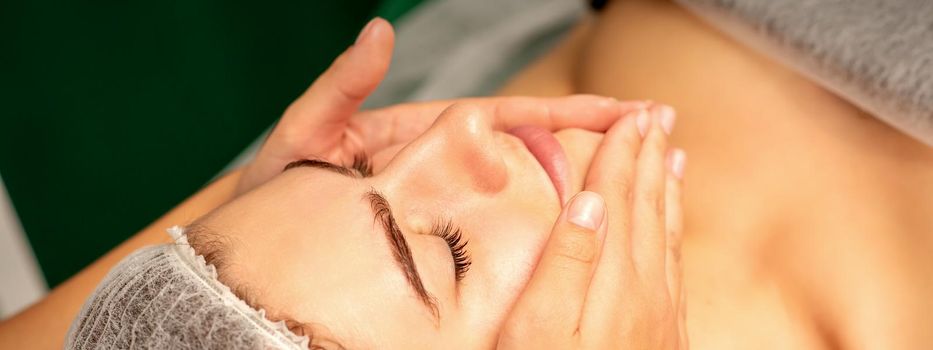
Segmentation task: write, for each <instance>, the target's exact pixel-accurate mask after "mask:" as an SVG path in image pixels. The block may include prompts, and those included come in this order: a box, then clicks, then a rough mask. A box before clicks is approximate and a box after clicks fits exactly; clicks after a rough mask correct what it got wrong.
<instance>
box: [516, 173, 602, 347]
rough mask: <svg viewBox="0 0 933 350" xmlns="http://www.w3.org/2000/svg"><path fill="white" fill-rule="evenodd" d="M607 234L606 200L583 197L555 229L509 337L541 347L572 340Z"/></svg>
mask: <svg viewBox="0 0 933 350" xmlns="http://www.w3.org/2000/svg"><path fill="white" fill-rule="evenodd" d="M605 235H606V204H605V202H604V201H603V198H602V197H601V196H600V195H599V194H597V193H595V192H588V191H584V192H580V193H578V194H577V195H576V196H574V197H573V198H572V199H571V200H570V202H569V203H568V204H567V205H566V206H565V207H564V210H563V211H562V212H561V214H560V217H558V219H557V223H556V224H554V229H553V230H552V231H551V236H550V238H549V239H548V242H547V245H546V246H545V248H544V252H543V253H542V255H541V258H540V260H539V261H538V266H537V268H536V269H535V272H534V274H533V275H532V277H531V280H530V281H529V282H528V285H527V286H526V287H525V290H524V291H523V293H522V295H521V296H520V297H519V299H518V302H517V303H516V305H515V308H514V309H513V311H512V314H511V317H510V318H509V325H507V327H515V328H512V329H510V331H511V332H513V333H512V334H509V337H511V338H514V337H516V336H517V337H518V338H524V339H537V340H535V342H536V343H538V342H540V341H542V340H543V341H545V342H548V341H554V342H556V343H565V342H567V341H569V340H571V339H572V338H571V337H572V336H574V335H575V334H576V331H577V328H578V325H579V321H580V317H581V313H582V311H583V307H584V304H585V302H586V295H587V291H588V290H589V286H590V280H591V279H592V277H593V271H594V270H595V269H596V264H597V262H598V261H599V255H600V252H601V251H602V242H603V239H604V238H605ZM516 332H517V333H520V334H515V333H516ZM542 337H543V338H547V337H552V339H548V340H544V339H542ZM552 345H558V344H552ZM561 345H566V344H561ZM558 347H559V346H558Z"/></svg>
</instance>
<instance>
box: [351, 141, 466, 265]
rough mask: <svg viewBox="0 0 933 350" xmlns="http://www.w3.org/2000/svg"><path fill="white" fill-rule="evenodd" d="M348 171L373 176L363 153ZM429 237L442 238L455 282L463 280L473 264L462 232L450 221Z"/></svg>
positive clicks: (355, 158)
mask: <svg viewBox="0 0 933 350" xmlns="http://www.w3.org/2000/svg"><path fill="white" fill-rule="evenodd" d="M350 169H353V170H354V171H356V172H358V173H359V174H360V175H362V176H363V177H370V176H372V175H373V163H372V160H371V159H370V158H369V156H368V155H366V154H365V153H357V154H356V155H354V156H353V163H352V164H351V165H350ZM431 235H432V236H437V237H440V238H443V239H444V242H446V243H447V247H448V248H450V256H451V257H452V258H453V260H454V276H455V278H456V280H457V282H459V281H460V280H463V277H465V276H466V273H467V271H469V270H470V264H472V263H473V260H472V259H471V258H470V252H469V251H467V249H466V247H467V243H469V241H468V240H466V239H463V233H462V231H461V230H460V229H459V228H456V227H454V225H453V223H451V222H450V221H446V222H444V223H443V224H441V223H440V222H438V223H436V224H434V227H432V228H431Z"/></svg>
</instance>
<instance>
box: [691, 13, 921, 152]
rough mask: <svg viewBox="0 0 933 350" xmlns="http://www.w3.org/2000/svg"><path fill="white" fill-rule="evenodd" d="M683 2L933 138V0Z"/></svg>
mask: <svg viewBox="0 0 933 350" xmlns="http://www.w3.org/2000/svg"><path fill="white" fill-rule="evenodd" d="M678 2H680V3H681V4H683V5H684V6H685V7H687V8H688V9H691V10H692V11H694V12H695V13H696V14H698V15H699V16H700V17H702V18H705V19H707V20H708V22H709V23H710V24H712V25H714V26H716V27H719V28H721V29H722V30H723V31H725V32H727V33H729V34H731V35H733V36H734V37H735V38H736V39H737V40H740V41H742V42H743V43H745V44H746V45H749V46H752V47H755V48H758V49H761V50H762V51H763V52H764V53H766V54H769V55H770V56H772V57H775V58H777V59H779V60H781V61H783V62H784V63H785V64H787V65H789V66H792V67H794V68H796V69H798V70H799V71H800V72H802V73H804V74H805V75H807V76H809V77H810V78H811V79H812V80H815V81H816V82H818V83H821V84H822V85H823V86H824V87H825V88H827V89H829V90H831V91H834V92H836V93H837V94H839V95H840V96H842V97H843V98H845V99H847V100H848V101H850V102H851V103H853V104H855V105H857V106H859V107H860V108H862V109H864V110H865V111H867V112H869V113H871V114H873V115H875V116H876V117H878V118H879V119H881V120H883V121H885V122H887V123H888V124H890V125H892V126H894V127H895V128H897V129H899V130H901V131H903V132H904V133H906V134H908V135H911V136H913V137H915V138H917V139H918V140H920V141H922V142H924V143H926V144H927V145H931V146H933V1H931V0H678Z"/></svg>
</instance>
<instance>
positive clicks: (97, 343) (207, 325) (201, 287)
mask: <svg viewBox="0 0 933 350" xmlns="http://www.w3.org/2000/svg"><path fill="white" fill-rule="evenodd" d="M169 232H170V233H171V234H172V235H173V237H174V238H175V243H174V244H163V245H158V246H154V247H147V248H143V249H140V250H138V251H136V252H134V253H133V254H132V255H130V256H128V257H126V258H125V259H123V261H122V262H120V264H119V265H117V266H116V267H114V268H113V269H112V270H111V271H110V273H109V274H108V275H107V277H106V278H105V279H104V281H103V282H101V284H100V285H99V286H97V290H95V291H94V293H93V294H92V295H91V297H90V298H89V299H88V300H87V302H85V304H84V307H83V308H82V309H81V312H80V313H79V314H78V317H77V318H76V319H75V320H74V322H73V323H72V325H71V329H70V330H69V331H68V337H67V339H66V342H65V349H307V348H308V338H307V337H305V336H298V335H296V334H294V333H292V332H291V331H289V330H288V328H287V327H286V326H285V324H284V323H282V322H277V323H274V322H271V321H269V320H268V319H267V318H266V317H265V312H264V311H263V310H256V309H253V308H252V307H250V306H249V305H247V304H246V303H245V302H244V301H243V300H241V299H239V298H237V297H236V296H235V295H234V294H233V293H232V292H231V291H230V289H229V288H228V287H227V286H225V285H224V284H222V283H220V282H219V281H218V280H217V272H216V270H215V269H214V267H213V266H211V265H208V264H206V263H205V261H204V258H203V257H202V256H199V255H197V254H195V252H194V249H192V248H191V247H190V246H189V245H188V241H187V238H186V237H185V235H184V232H183V230H182V229H181V228H179V227H173V228H171V229H170V230H169Z"/></svg>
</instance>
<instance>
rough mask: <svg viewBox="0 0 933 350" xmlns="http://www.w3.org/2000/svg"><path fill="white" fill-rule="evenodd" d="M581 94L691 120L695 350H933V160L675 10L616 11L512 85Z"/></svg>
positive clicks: (688, 241) (616, 7) (685, 126)
mask: <svg viewBox="0 0 933 350" xmlns="http://www.w3.org/2000/svg"><path fill="white" fill-rule="evenodd" d="M532 76H533V77H532ZM545 83H549V84H548V85H545ZM581 92H587V93H599V94H605V95H609V96H615V97H617V98H620V99H632V98H638V99H653V100H658V101H664V102H665V103H668V104H671V105H672V106H673V107H675V108H677V109H678V112H679V121H678V129H677V131H676V132H675V133H674V134H673V135H672V137H671V143H672V144H673V145H675V146H677V147H681V148H683V149H685V150H686V151H687V152H688V153H689V154H690V169H691V170H690V177H689V183H690V190H689V191H686V192H685V199H684V200H685V202H684V205H685V207H684V211H685V223H686V227H685V231H684V232H685V236H684V246H683V254H684V266H685V281H684V282H685V283H686V287H687V295H688V296H689V299H690V300H689V302H688V303H689V305H690V312H689V313H688V328H689V330H690V332H691V334H690V339H691V346H693V347H694V348H699V349H749V348H756V349H764V348H777V349H788V348H793V349H820V348H850V349H895V348H896V349H926V348H930V347H931V346H933V338H931V336H933V332H930V331H929V330H930V328H929V324H930V319H931V318H930V316H929V315H931V314H933V303H931V301H930V300H931V299H930V298H929V296H930V295H933V277H931V276H933V260H931V259H933V258H931V255H930V254H929V251H931V249H933V235H931V234H930V233H931V232H933V221H931V220H930V213H933V200H931V199H933V149H931V148H929V147H927V146H924V145H923V144H921V143H919V142H918V141H915V140H912V139H910V138H909V137H907V136H905V135H903V134H901V133H899V132H897V131H895V130H893V129H892V128H890V127H888V126H886V125H884V124H883V123H881V122H879V121H878V120H876V119H874V118H872V117H871V116H869V115H866V114H865V113H863V112H861V111H859V110H858V109H856V108H855V107H854V106H852V105H851V104H849V103H847V102H845V101H843V100H841V99H839V98H837V97H835V96H834V95H832V94H831V93H829V92H827V91H826V90H824V89H822V88H821V87H819V86H817V85H815V84H813V83H812V82H810V81H808V80H807V79H805V78H804V77H802V76H800V75H798V74H796V73H795V72H793V71H791V70H789V69H787V68H785V67H783V66H781V65H779V64H777V63H775V62H773V61H771V60H769V59H768V58H766V57H763V56H761V55H759V54H758V53H756V52H754V51H752V50H750V49H748V48H746V47H744V46H743V45H740V44H738V43H736V42H734V41H732V40H731V39H730V38H728V37H726V36H724V35H722V34H720V33H718V32H717V31H716V30H714V29H713V28H711V27H709V26H708V25H706V24H705V23H703V22H702V21H700V20H699V19H697V18H695V17H693V16H692V15H690V14H689V13H687V12H686V11H684V10H683V9H681V8H680V7H679V6H677V5H676V4H673V3H670V2H666V1H614V2H610V4H609V6H608V7H607V8H606V9H605V10H604V11H603V12H602V13H600V14H599V15H598V16H593V17H591V18H588V19H587V20H586V21H585V23H582V24H581V25H580V27H579V28H578V30H577V33H575V35H573V36H571V37H570V38H569V39H568V42H565V43H562V44H561V45H560V46H559V47H558V48H557V49H555V50H554V51H553V52H552V53H550V54H548V55H546V56H545V57H542V58H541V60H539V61H538V62H536V63H534V64H532V65H531V66H529V68H528V70H526V71H525V72H522V73H519V74H518V75H517V76H516V77H514V79H513V80H512V81H511V82H510V83H509V84H507V85H506V86H505V87H504V88H503V90H502V94H505V95H508V94H528V93H533V94H536V95H540V96H549V95H560V94H567V93H581Z"/></svg>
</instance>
